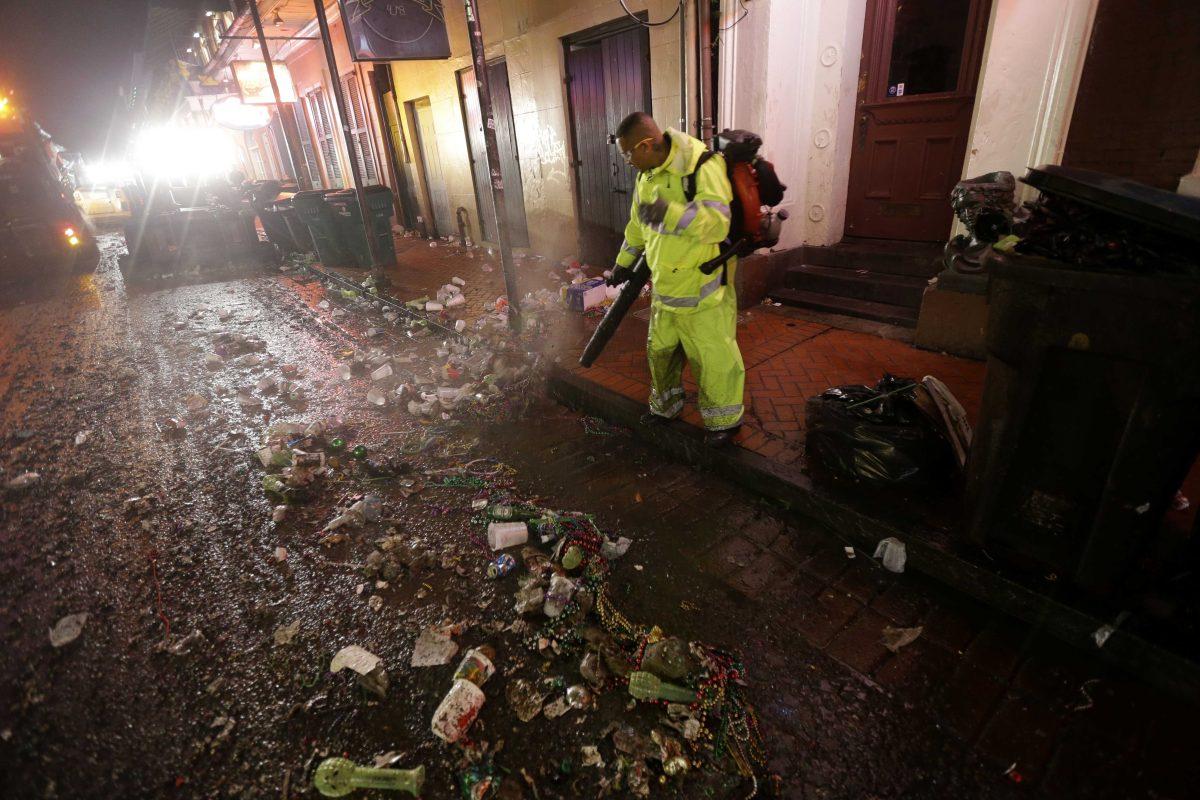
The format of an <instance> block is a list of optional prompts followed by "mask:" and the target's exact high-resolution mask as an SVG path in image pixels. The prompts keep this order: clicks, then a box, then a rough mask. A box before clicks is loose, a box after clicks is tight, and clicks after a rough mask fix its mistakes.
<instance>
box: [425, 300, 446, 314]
mask: <svg viewBox="0 0 1200 800" xmlns="http://www.w3.org/2000/svg"><path fill="white" fill-rule="evenodd" d="M443 308H445V306H443V305H442V304H441V303H438V302H435V301H433V300H430V301H429V302H428V303H426V304H425V310H426V311H441V310H442V309H443Z"/></svg>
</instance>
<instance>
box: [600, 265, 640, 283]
mask: <svg viewBox="0 0 1200 800" xmlns="http://www.w3.org/2000/svg"><path fill="white" fill-rule="evenodd" d="M632 277H633V270H631V269H630V268H629V267H614V268H613V271H612V274H611V275H609V276H608V279H607V280H605V281H604V282H605V283H607V284H608V285H609V286H620V285H621V284H622V283H625V282H626V281H628V280H629V279H630V278H632Z"/></svg>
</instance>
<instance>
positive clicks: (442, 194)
mask: <svg viewBox="0 0 1200 800" xmlns="http://www.w3.org/2000/svg"><path fill="white" fill-rule="evenodd" d="M404 105H405V107H406V108H407V110H408V115H409V128H410V130H411V131H412V134H413V141H414V143H415V145H416V151H417V157H418V161H419V162H420V163H419V164H418V167H419V170H418V173H419V174H420V177H421V186H422V189H423V194H424V200H425V203H424V205H425V209H426V212H427V214H428V216H427V217H426V219H428V220H429V221H430V225H429V229H430V230H429V232H430V233H431V234H432V235H434V236H449V235H451V234H453V233H454V215H453V214H452V213H451V212H450V198H449V197H448V196H447V194H446V181H445V180H444V179H443V178H442V159H441V156H440V155H439V154H438V146H437V134H436V133H435V132H434V128H433V106H432V105H431V104H430V102H429V98H428V97H422V98H421V99H419V100H409V101H408V102H407V103H405V104H404Z"/></svg>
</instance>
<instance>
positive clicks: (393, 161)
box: [371, 65, 421, 229]
mask: <svg viewBox="0 0 1200 800" xmlns="http://www.w3.org/2000/svg"><path fill="white" fill-rule="evenodd" d="M371 76H372V79H373V84H372V85H373V86H374V88H375V107H376V108H378V109H379V112H380V114H379V115H380V117H381V121H382V122H383V123H384V124H383V139H384V144H385V145H387V151H388V157H387V159H386V160H385V162H384V163H386V164H387V166H388V169H389V171H390V172H391V174H392V185H393V186H394V187H395V193H396V199H397V200H398V201H399V208H400V213H399V218H400V221H401V224H403V225H404V227H405V228H410V229H413V228H419V227H420V226H419V225H417V217H419V216H420V215H421V211H420V208H421V207H420V204H419V203H418V201H417V196H416V194H415V193H414V192H413V186H414V185H415V184H416V176H415V175H414V174H413V163H412V155H411V154H410V153H409V151H408V142H407V141H406V138H405V136H404V127H403V126H402V125H401V124H400V107H399V106H398V105H396V93H395V91H394V89H393V87H392V73H391V67H389V66H387V65H384V66H383V67H381V68H380V67H377V68H376V69H375V70H374V71H372V73H371Z"/></svg>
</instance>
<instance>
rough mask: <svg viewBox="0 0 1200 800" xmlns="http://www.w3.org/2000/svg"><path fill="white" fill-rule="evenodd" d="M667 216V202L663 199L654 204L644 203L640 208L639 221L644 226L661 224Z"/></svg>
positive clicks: (658, 199)
mask: <svg viewBox="0 0 1200 800" xmlns="http://www.w3.org/2000/svg"><path fill="white" fill-rule="evenodd" d="M666 216H667V201H666V200H663V199H662V198H661V197H660V198H657V199H656V200H655V201H654V202H653V203H642V204H641V205H639V206H638V219H639V220H641V221H642V224H643V225H658V224H661V223H662V221H663V220H664V219H666Z"/></svg>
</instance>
